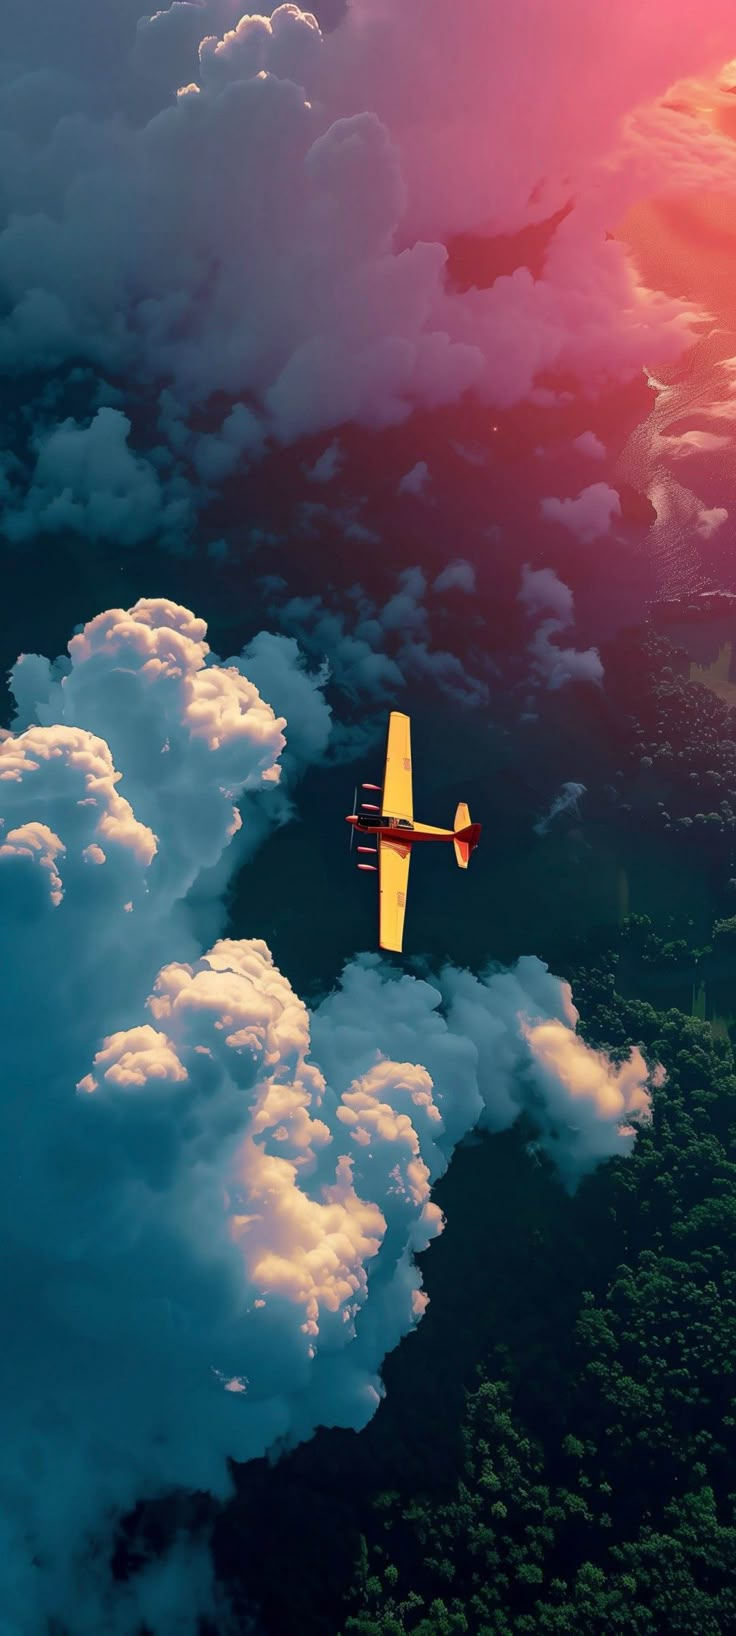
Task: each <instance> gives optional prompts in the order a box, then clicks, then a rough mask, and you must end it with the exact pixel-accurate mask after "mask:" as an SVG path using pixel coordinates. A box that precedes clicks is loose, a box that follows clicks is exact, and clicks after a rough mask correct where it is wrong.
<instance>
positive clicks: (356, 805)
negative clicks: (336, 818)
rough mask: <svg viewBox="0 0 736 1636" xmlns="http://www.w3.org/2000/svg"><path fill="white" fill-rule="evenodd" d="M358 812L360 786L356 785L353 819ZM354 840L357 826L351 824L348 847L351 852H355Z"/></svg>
mask: <svg viewBox="0 0 736 1636" xmlns="http://www.w3.org/2000/svg"><path fill="white" fill-rule="evenodd" d="M357 811H358V786H357V784H356V786H355V794H354V796H353V810H352V812H351V814H350V816H351V818H354V817H355V814H356V812H357ZM354 840H355V824H351V825H350V846H349V847H348V851H349V852H352V850H353V841H354Z"/></svg>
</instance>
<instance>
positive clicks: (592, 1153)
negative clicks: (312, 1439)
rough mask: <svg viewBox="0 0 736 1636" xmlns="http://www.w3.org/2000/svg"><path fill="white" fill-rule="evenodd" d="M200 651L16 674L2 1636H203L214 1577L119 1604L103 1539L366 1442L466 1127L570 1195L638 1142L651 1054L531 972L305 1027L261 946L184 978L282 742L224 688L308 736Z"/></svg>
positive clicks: (354, 992) (4, 857)
mask: <svg viewBox="0 0 736 1636" xmlns="http://www.w3.org/2000/svg"><path fill="white" fill-rule="evenodd" d="M205 635H206V632H205V627H204V624H203V622H202V621H201V620H199V619H197V618H195V616H194V615H193V614H191V613H189V611H188V610H186V609H184V608H181V607H178V606H177V605H176V604H173V603H169V602H164V601H152V600H145V599H143V600H142V601H141V602H139V603H138V604H136V606H135V607H134V608H132V609H131V610H129V611H127V612H126V611H124V610H119V609H113V610H110V611H108V612H107V613H105V614H102V615H100V616H99V617H98V618H97V619H94V620H92V621H90V623H89V624H88V625H87V626H86V627H85V628H84V629H83V630H82V631H81V632H80V633H79V635H78V636H76V637H75V638H74V639H73V641H72V643H71V644H70V653H69V659H68V661H64V662H63V663H62V662H57V663H56V664H55V665H49V664H44V662H43V661H42V660H40V659H39V658H38V657H36V658H35V659H34V660H33V661H32V662H31V661H28V660H26V661H21V662H20V663H19V665H18V666H17V667H16V670H15V672H14V677H13V681H14V686H15V688H16V691H17V696H18V699H19V714H18V719H17V722H16V731H15V732H12V733H8V734H6V735H5V736H4V737H3V738H2V740H1V741H0V821H1V823H2V828H1V829H0V834H1V835H2V842H1V843H0V869H2V872H3V915H2V917H0V945H1V946H2V954H3V967H4V971H5V973H6V976H5V980H4V983H3V987H2V992H1V994H0V1010H1V1012H2V1015H1V1017H0V1024H1V1027H2V1035H1V1037H2V1039H3V1057H4V1062H3V1069H4V1071H3V1096H2V1098H0V1134H1V1136H2V1140H1V1141H0V1172H1V1175H0V1180H1V1181H2V1186H0V1217H1V1218H2V1221H1V1225H2V1231H3V1239H4V1243H5V1246H6V1252H7V1253H6V1256H5V1257H4V1260H3V1266H2V1269H1V1270H0V1288H1V1292H2V1301H3V1310H4V1313H5V1319H6V1323H7V1325H8V1327H9V1331H10V1332H11V1333H12V1336H13V1345H12V1347H10V1348H6V1349H5V1350H4V1352H3V1356H2V1360H0V1380H1V1382H2V1392H1V1393H0V1432H1V1434H2V1436H1V1439H0V1448H1V1450H2V1452H1V1454H0V1476H1V1477H2V1481H1V1482H0V1533H1V1534H2V1538H3V1542H4V1549H3V1552H2V1554H1V1555H0V1601H1V1602H2V1606H3V1612H4V1616H5V1619H6V1622H7V1624H8V1628H9V1629H10V1630H12V1632H13V1636H16V1633H17V1636H37V1633H38V1632H39V1631H40V1630H43V1629H44V1628H45V1626H46V1624H47V1623H48V1622H57V1623H59V1624H60V1626H65V1627H66V1628H68V1629H69V1630H70V1632H74V1636H77V1633H79V1636H92V1633H93V1632H94V1636H97V1633H98V1632H99V1631H101V1630H105V1631H110V1632H114V1633H115V1636H137V1632H138V1629H139V1627H140V1625H141V1624H142V1623H144V1624H145V1625H146V1627H147V1628H149V1629H151V1630H152V1632H155V1636H173V1632H174V1631H176V1632H177V1633H179V1632H183V1633H184V1636H194V1633H195V1631H196V1628H197V1616H198V1613H199V1611H209V1612H210V1613H212V1614H213V1615H216V1614H217V1608H216V1597H215V1591H214V1588H213V1584H212V1578H211V1574H210V1572H209V1569H208V1565H207V1558H206V1553H205V1552H204V1549H203V1548H196V1547H194V1546H192V1547H190V1548H188V1549H187V1550H186V1551H184V1549H183V1548H182V1545H181V1543H180V1542H175V1543H174V1545H173V1546H172V1549H171V1551H170V1552H168V1553H163V1554H162V1555H161V1556H160V1557H157V1558H156V1559H155V1560H153V1561H148V1562H145V1561H144V1562H143V1564H142V1565H141V1567H140V1568H139V1569H135V1568H134V1569H133V1570H132V1571H131V1573H130V1576H129V1577H128V1579H127V1580H125V1581H124V1582H120V1581H116V1580H115V1579H114V1578H113V1576H112V1572H111V1550H112V1546H113V1541H114V1532H115V1527H116V1523H117V1521H118V1520H119V1518H120V1516H121V1514H122V1513H123V1512H125V1511H126V1510H128V1509H129V1508H131V1507H132V1506H133V1505H134V1504H135V1502H136V1501H139V1500H145V1499H147V1498H152V1497H156V1496H159V1495H161V1494H163V1493H166V1492H167V1491H168V1490H170V1489H172V1488H177V1487H184V1488H200V1489H205V1490H209V1491H210V1492H211V1493H213V1494H215V1495H218V1496H225V1495H227V1493H228V1492H229V1486H230V1477H229V1471H228V1460H229V1459H230V1458H234V1459H239V1460H243V1459H248V1458H250V1457H252V1456H254V1455H257V1454H262V1453H263V1452H264V1451H266V1450H268V1449H275V1448H277V1447H279V1446H283V1444H284V1443H289V1442H293V1441H296V1440H299V1439H301V1438H304V1437H307V1436H309V1435H310V1434H311V1432H312V1431H313V1430H314V1428H315V1427H316V1426H317V1425H320V1424H329V1425H332V1424H334V1425H344V1426H352V1427H355V1428H359V1427H360V1426H362V1425H364V1424H365V1422H366V1420H367V1419H368V1418H369V1417H370V1415H371V1414H372V1413H373V1411H374V1409H375V1407H376V1405H377V1404H378V1402H379V1400H380V1396H381V1393H382V1390H383V1388H382V1385H381V1378H380V1369H381V1364H382V1360H383V1358H384V1356H385V1354H386V1352H387V1351H388V1350H390V1348H391V1347H393V1346H394V1345H396V1343H397V1342H398V1340H399V1339H400V1337H401V1336H402V1335H403V1334H405V1333H406V1332H407V1331H408V1330H409V1329H410V1328H411V1327H412V1326H413V1325H414V1324H415V1323H416V1322H417V1321H418V1320H419V1319H420V1318H421V1315H422V1312H423V1310H424V1306H425V1305H426V1297H425V1296H424V1294H423V1292H422V1289H421V1278H420V1274H419V1272H418V1270H417V1268H416V1266H415V1264H414V1255H415V1253H416V1251H418V1250H420V1249H422V1248H424V1247H425V1246H426V1245H427V1244H428V1243H429V1242H430V1241H431V1240H432V1238H433V1237H434V1236H435V1235H436V1234H437V1232H438V1231H439V1230H440V1228H441V1225H442V1222H441V1217H440V1213H439V1211H438V1209H437V1207H436V1205H435V1204H434V1203H433V1201H432V1198H431V1187H432V1183H433V1182H434V1180H435V1179H436V1178H437V1177H438V1176H439V1175H441V1174H442V1172H443V1170H444V1169H445V1168H446V1166H447V1164H448V1162H449V1160H450V1157H451V1153H452V1150H453V1147H454V1145H455V1144H456V1142H457V1141H459V1140H460V1139H461V1137H462V1136H463V1135H464V1134H465V1133H466V1132H467V1131H468V1130H469V1129H471V1128H472V1127H473V1126H475V1125H481V1126H485V1127H486V1128H488V1129H489V1130H491V1131H493V1130H500V1129H503V1128H506V1127H508V1126H509V1125H510V1124H511V1123H513V1121H514V1119H515V1118H516V1117H517V1114H518V1113H519V1112H520V1111H521V1110H522V1109H526V1110H527V1112H528V1113H529V1114H530V1116H531V1118H532V1120H533V1121H534V1123H535V1124H536V1127H537V1130H538V1133H539V1141H540V1143H541V1144H542V1145H543V1146H544V1147H545V1149H546V1150H547V1151H548V1152H549V1154H550V1156H551V1157H552V1158H553V1159H554V1162H555V1163H556V1164H557V1166H558V1168H559V1170H560V1173H561V1175H562V1177H563V1180H564V1181H565V1183H566V1185H568V1186H574V1185H575V1182H576V1180H577V1178H578V1177H579V1176H580V1175H581V1174H582V1173H584V1172H585V1170H587V1169H589V1168H590V1167H591V1166H592V1165H594V1164H595V1163H596V1162H598V1161H599V1160H600V1159H601V1158H602V1157H605V1156H608V1155H613V1154H625V1153H626V1152H627V1151H628V1149H629V1148H630V1147H631V1144H632V1142H633V1141H634V1139H635V1134H634V1130H633V1128H632V1127H631V1121H634V1122H636V1121H637V1120H639V1119H642V1118H646V1117H647V1116H648V1108H649V1094H648V1075H647V1068H646V1064H645V1063H644V1061H643V1059H642V1058H641V1055H640V1053H638V1052H637V1051H634V1052H632V1053H630V1056H629V1059H628V1061H627V1062H625V1063H623V1064H619V1065H616V1066H614V1065H613V1064H612V1063H611V1062H609V1061H608V1059H607V1058H606V1057H605V1056H602V1055H600V1054H598V1053H596V1052H593V1051H591V1050H590V1049H589V1048H588V1047H587V1046H586V1045H585V1044H584V1042H583V1041H582V1040H581V1039H580V1038H579V1036H578V1035H577V1034H576V1032H575V1024H576V1021H577V1013H576V1011H575V1008H574V1006H573V1003H572V998H571V994H570V990H569V987H568V986H567V985H566V984H565V983H562V982H560V981H559V979H557V978H555V977H554V976H552V975H551V974H550V973H549V972H548V971H547V969H546V967H545V966H544V965H543V964H542V963H541V962H540V961H538V960H536V959H534V958H532V957H528V958H526V959H523V960H521V961H520V962H519V963H518V964H517V966H516V968H515V969H514V971H512V972H500V971H492V972H489V973H488V974H486V975H485V976H482V977H477V976H474V975H472V974H471V973H468V972H462V971H457V970H454V969H453V968H451V967H448V968H446V969H445V970H444V971H442V972H441V973H440V974H439V975H438V976H437V977H436V978H434V979H431V980H419V979H416V978H413V977H409V976H406V975H404V976H401V977H398V978H397V976H396V973H395V972H394V971H392V970H386V969H384V967H383V966H382V963H381V961H380V960H379V959H378V957H375V956H364V957H362V958H360V959H357V960H354V961H352V962H350V963H349V964H348V966H347V967H346V969H345V972H344V973H343V976H342V979H341V981H340V983H339V985H338V986H337V987H336V989H335V991H334V993H332V994H331V995H330V996H328V997H327V998H326V999H325V1000H324V1001H323V1002H322V1003H321V1004H320V1005H319V1007H318V1008H317V1010H316V1011H315V1012H314V1013H313V1014H312V1016H311V1017H310V1015H309V1013H308V1012H307V1009H306V1007H305V1005H304V1004H303V1002H302V1001H301V1000H300V999H299V997H298V996H297V995H296V994H295V993H294V991H293V989H292V988H291V986H290V984H289V982H288V980H287V979H286V977H285V976H284V975H283V974H282V973H281V972H280V971H279V970H278V969H277V968H276V967H275V966H274V963H273V960H272V957H271V955H270V953H269V950H268V948H267V946H266V944H265V943H263V942H262V941H261V940H259V939H257V938H254V939H248V940H236V939H228V938H225V939H219V940H218V941H216V942H215V943H214V945H213V946H212V947H211V948H210V949H209V950H208V952H206V953H205V954H202V953H201V952H200V950H199V949H198V948H196V947H195V946H194V945H195V940H194V935H193V929H192V923H191V919H189V918H187V916H186V915H185V914H184V909H185V905H186V901H187V897H186V894H188V893H189V891H190V886H191V882H192V880H193V879H194V880H196V879H197V876H198V873H201V871H203V870H206V869H207V868H208V867H211V865H212V860H213V857H215V856H217V855H221V854H222V852H223V850H224V849H225V848H226V847H227V844H228V837H229V834H230V832H231V830H232V828H233V822H234V812H235V810H236V809H235V802H236V800H237V799H238V796H239V793H240V792H241V791H243V790H245V792H246V793H247V792H248V790H251V791H254V790H255V789H256V788H257V787H259V786H260V785H263V786H265V788H266V789H268V787H269V786H272V785H273V783H274V781H275V777H276V774H277V772H278V758H279V756H280V754H281V751H282V749H283V740H284V734H285V735H286V739H287V743H288V737H289V723H288V721H287V722H286V723H284V722H283V720H282V719H281V718H279V717H276V716H275V714H274V711H273V710H272V709H271V708H270V706H269V705H267V704H266V703H265V701H264V699H263V698H262V697H261V694H260V692H259V690H257V689H256V687H255V685H254V683H253V681H252V680H251V679H250V678H249V677H248V676H247V675H244V674H243V669H245V670H247V668H248V666H249V665H250V666H252V668H253V671H254V672H255V671H256V670H258V671H259V672H260V679H261V680H262V685H263V686H264V688H266V687H268V688H270V689H271V690H272V692H273V694H274V697H275V696H276V693H277V691H279V689H280V690H281V693H282V697H283V696H285V695H286V694H287V692H288V693H289V696H290V698H291V700H292V703H293V709H294V714H295V717H296V718H298V719H299V732H298V733H297V735H296V736H297V738H299V734H300V735H301V739H300V742H301V749H300V750H299V751H298V753H299V754H301V755H302V756H304V757H306V758H308V757H309V756H313V755H319V754H320V753H321V750H322V747H323V745H324V742H325V734H326V731H327V727H328V721H327V718H326V716H325V713H324V711H323V712H320V709H319V707H318V706H315V701H314V700H313V699H311V698H310V696H309V691H308V689H309V682H308V675H307V673H306V672H305V671H304V669H303V666H300V665H299V664H298V663H297V662H296V660H295V654H294V649H293V647H292V646H291V645H290V644H289V643H288V642H285V640H284V639H283V638H269V636H268V634H267V633H261V635H260V636H259V637H258V638H256V639H255V640H254V642H253V643H252V644H251V650H250V652H246V655H245V656H244V657H243V658H242V659H241V660H240V661H239V662H238V664H237V665H228V666H222V665H220V664H219V663H218V662H216V661H214V660H213V659H212V656H211V655H210V654H209V652H208V649H207V644H206V641H205ZM241 666H242V668H241ZM34 714H35V716H36V720H35V721H34V720H33V719H32V717H33V715H34ZM282 729H283V731H282ZM167 943H168V952H167V953H166V954H164V955H163V958H162V953H163V950H164V947H165V945H166V944H167ZM29 1188H31V1190H32V1193H33V1201H34V1202H33V1208H32V1209H29V1208H28V1198H29ZM29 1289H32V1291H33V1300H32V1301H30V1300H29V1299H28V1291H29Z"/></svg>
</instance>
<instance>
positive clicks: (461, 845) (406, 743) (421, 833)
mask: <svg viewBox="0 0 736 1636" xmlns="http://www.w3.org/2000/svg"><path fill="white" fill-rule="evenodd" d="M362 788H363V789H364V790H375V791H376V792H377V793H378V794H379V795H381V804H380V806H378V805H376V804H372V803H370V802H367V801H362V802H361V812H360V813H358V811H357V804H358V791H357V789H356V791H355V800H354V802H353V811H352V812H351V813H348V816H347V820H346V821H347V823H349V824H350V825H351V830H352V833H351V836H350V846H351V848H352V845H353V841H354V839H355V835H356V832H357V834H358V835H359V836H364V837H365V838H366V839H368V838H369V836H375V840H376V845H375V846H365V845H360V846H359V847H358V851H359V852H372V853H374V854H377V855H378V863H377V864H373V863H359V864H358V868H359V869H364V870H366V871H369V870H370V871H371V872H372V873H373V874H378V877H379V880H378V886H379V903H380V908H379V935H378V942H379V946H380V948H382V949H393V950H394V951H395V952H396V953H397V954H400V953H401V944H402V939H403V935H404V914H405V912H406V888H407V885H408V881H409V864H410V863H411V849H412V847H413V846H414V845H415V844H416V842H417V841H452V844H453V846H454V848H455V858H456V860H457V863H458V866H459V868H460V869H467V867H468V864H469V862H470V854H471V852H473V851H474V849H475V847H476V846H477V845H478V842H479V840H480V830H481V826H480V824H471V822H470V813H469V811H468V808H467V807H466V805H465V802H464V801H461V802H460V804H459V806H458V808H457V811H456V813H455V824H454V828H453V829H437V828H435V826H434V825H433V824H415V822H414V798H413V793H412V778H411V721H410V719H409V717H408V716H402V714H401V712H400V711H398V710H392V711H391V715H390V716H389V721H388V741H387V744H386V766H385V771H384V775H383V785H382V786H381V785H380V784H363V786H362Z"/></svg>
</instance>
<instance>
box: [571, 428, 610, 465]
mask: <svg viewBox="0 0 736 1636" xmlns="http://www.w3.org/2000/svg"><path fill="white" fill-rule="evenodd" d="M572 446H573V448H574V449H577V451H578V454H584V455H585V456H586V458H587V459H588V460H605V458H606V445H605V443H602V442H601V439H600V438H599V437H597V436H596V433H595V432H581V433H580V436H579V437H574V438H573V440H572Z"/></svg>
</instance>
